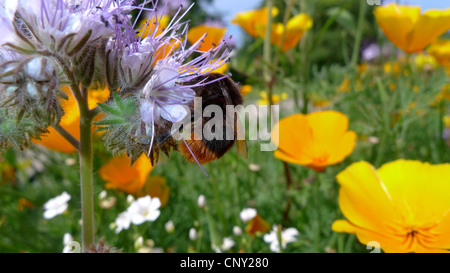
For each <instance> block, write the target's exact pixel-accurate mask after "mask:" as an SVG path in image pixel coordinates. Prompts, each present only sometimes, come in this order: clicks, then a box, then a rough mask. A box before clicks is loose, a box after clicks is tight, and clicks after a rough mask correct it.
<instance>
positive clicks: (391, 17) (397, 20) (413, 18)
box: [374, 3, 450, 53]
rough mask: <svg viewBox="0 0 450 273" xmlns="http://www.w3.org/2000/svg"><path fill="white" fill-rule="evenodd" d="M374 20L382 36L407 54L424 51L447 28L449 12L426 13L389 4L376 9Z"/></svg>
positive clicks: (417, 8)
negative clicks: (384, 35)
mask: <svg viewBox="0 0 450 273" xmlns="http://www.w3.org/2000/svg"><path fill="white" fill-rule="evenodd" d="M374 14H375V18H376V20H377V23H378V25H379V26H380V28H381V29H382V30H383V32H384V34H386V36H387V37H388V38H389V40H391V42H392V43H394V44H395V45H396V46H397V47H398V48H400V49H402V50H403V51H405V52H406V53H413V52H418V51H421V50H423V49H424V48H425V47H426V46H427V45H429V44H430V43H431V42H433V41H434V40H435V39H436V38H438V37H439V36H441V35H442V34H443V33H445V32H446V31H447V30H448V29H449V28H450V9H446V10H427V11H425V12H424V13H422V14H421V13H420V7H413V6H401V5H396V4H393V3H392V4H389V5H386V6H379V7H376V8H375V10H374Z"/></svg>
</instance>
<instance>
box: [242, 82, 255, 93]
mask: <svg viewBox="0 0 450 273" xmlns="http://www.w3.org/2000/svg"><path fill="white" fill-rule="evenodd" d="M252 89H253V87H252V86H251V85H250V84H246V85H243V86H242V87H241V94H242V96H245V95H247V94H248V93H250V92H252Z"/></svg>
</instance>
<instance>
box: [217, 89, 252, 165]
mask: <svg viewBox="0 0 450 273" xmlns="http://www.w3.org/2000/svg"><path fill="white" fill-rule="evenodd" d="M221 84H222V83H221ZM220 89H221V90H222V93H223V96H224V97H225V101H226V102H227V105H233V101H232V100H231V98H230V95H228V93H227V91H226V90H225V89H224V87H223V86H222V85H221V87H220ZM234 132H235V138H236V145H237V148H238V154H239V156H241V155H243V156H244V157H245V158H248V148H247V141H246V140H245V134H244V127H242V124H241V121H240V119H239V116H238V113H235V115H234Z"/></svg>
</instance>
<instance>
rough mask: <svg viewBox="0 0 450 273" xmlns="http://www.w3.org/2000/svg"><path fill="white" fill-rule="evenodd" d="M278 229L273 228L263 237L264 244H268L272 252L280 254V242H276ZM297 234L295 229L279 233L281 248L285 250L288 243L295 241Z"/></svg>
mask: <svg viewBox="0 0 450 273" xmlns="http://www.w3.org/2000/svg"><path fill="white" fill-rule="evenodd" d="M278 231H279V230H278V227H277V226H273V230H272V231H271V232H270V233H269V234H266V235H264V242H266V243H268V244H270V250H271V251H272V252H277V253H278V252H280V241H279V240H278ZM298 235H299V232H298V230H297V229H296V228H288V229H285V230H283V231H282V232H281V247H282V248H283V249H285V248H286V245H287V244H288V243H292V242H295V241H297V236H298Z"/></svg>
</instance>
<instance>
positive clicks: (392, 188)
mask: <svg viewBox="0 0 450 273" xmlns="http://www.w3.org/2000/svg"><path fill="white" fill-rule="evenodd" d="M337 180H338V182H339V184H340V186H341V188H340V190H339V206H340V208H341V211H342V213H343V214H344V216H345V218H346V219H347V220H337V221H335V222H334V223H333V225H332V229H333V230H334V231H336V232H347V233H352V234H356V236H357V237H358V240H359V241H360V242H361V243H362V244H365V245H367V244H368V243H369V242H372V241H376V242H378V244H379V245H380V247H381V249H383V250H384V251H385V252H450V251H449V250H450V232H449V231H450V164H448V163H447V164H438V165H432V164H428V163H422V162H420V161H413V160H396V161H394V162H390V163H387V164H384V165H383V166H381V167H380V168H379V169H378V170H376V169H375V168H374V167H373V166H372V165H370V164H369V163H367V162H365V161H360V162H357V163H354V164H352V165H350V166H349V167H347V168H346V169H345V170H344V171H342V172H340V173H339V174H338V175H337Z"/></svg>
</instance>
